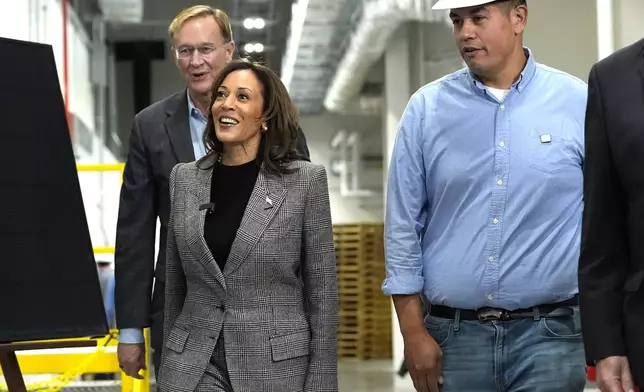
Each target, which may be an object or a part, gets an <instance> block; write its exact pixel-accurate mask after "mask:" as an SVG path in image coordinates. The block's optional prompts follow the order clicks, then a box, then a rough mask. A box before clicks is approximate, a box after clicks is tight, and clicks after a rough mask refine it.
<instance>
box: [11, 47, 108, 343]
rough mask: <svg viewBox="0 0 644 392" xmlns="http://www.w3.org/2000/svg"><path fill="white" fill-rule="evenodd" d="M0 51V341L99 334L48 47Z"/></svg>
mask: <svg viewBox="0 0 644 392" xmlns="http://www.w3.org/2000/svg"><path fill="white" fill-rule="evenodd" d="M0 53H2V55H3V58H4V59H5V61H1V62H0V170H2V177H1V179H0V187H1V189H0V342H16V341H25V340H40V339H57V338H72V337H84V336H99V335H105V334H107V332H108V329H107V322H106V317H105V310H104V307H103V301H102V298H101V290H100V285H99V281H98V273H97V270H96V265H95V261H94V253H93V250H92V243H91V237H90V233H89V229H88V224H87V218H86V216H85V208H84V205H83V198H82V195H81V188H80V183H79V179H78V172H77V170H76V162H75V158H74V152H73V149H72V143H71V139H70V135H69V129H68V125H67V120H66V116H65V107H64V103H63V97H62V93H61V85H60V83H59V80H58V73H57V70H56V64H55V61H54V54H53V51H52V47H51V46H50V45H43V44H36V43H31V42H22V41H15V40H10V39H4V38H0ZM80 99H82V98H80Z"/></svg>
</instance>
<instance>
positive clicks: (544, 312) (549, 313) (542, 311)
mask: <svg viewBox="0 0 644 392" xmlns="http://www.w3.org/2000/svg"><path fill="white" fill-rule="evenodd" d="M578 305H579V296H578V295H575V296H574V297H572V298H570V299H568V300H565V301H561V302H556V303H553V304H547V305H539V306H535V307H532V308H527V309H517V310H505V309H499V308H481V309H477V310H469V309H456V308H451V307H449V306H444V305H431V307H430V308H429V314H430V315H431V316H434V317H440V318H445V319H454V318H456V312H457V311H460V314H459V319H460V320H464V321H479V322H482V323H485V322H489V321H509V320H517V319H525V318H538V317H564V316H571V315H572V314H573V313H574V310H573V309H572V307H573V306H578Z"/></svg>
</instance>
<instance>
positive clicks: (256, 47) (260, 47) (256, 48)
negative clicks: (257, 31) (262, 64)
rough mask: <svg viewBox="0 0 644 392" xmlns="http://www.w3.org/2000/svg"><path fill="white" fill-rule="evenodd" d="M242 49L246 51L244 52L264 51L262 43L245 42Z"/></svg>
mask: <svg viewBox="0 0 644 392" xmlns="http://www.w3.org/2000/svg"><path fill="white" fill-rule="evenodd" d="M244 51H246V53H261V52H263V51H264V45H262V44H260V43H256V44H254V43H247V44H246V45H244Z"/></svg>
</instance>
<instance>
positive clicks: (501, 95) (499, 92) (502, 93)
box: [485, 86, 510, 102]
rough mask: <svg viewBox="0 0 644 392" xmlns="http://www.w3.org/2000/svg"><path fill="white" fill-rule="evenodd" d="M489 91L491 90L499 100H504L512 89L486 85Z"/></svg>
mask: <svg viewBox="0 0 644 392" xmlns="http://www.w3.org/2000/svg"><path fill="white" fill-rule="evenodd" d="M485 88H486V89H487V91H489V92H490V94H492V95H494V96H495V97H496V99H497V100H499V102H503V100H504V99H505V97H506V96H507V95H508V93H509V92H510V89H507V90H505V89H499V88H493V87H487V86H486V87H485Z"/></svg>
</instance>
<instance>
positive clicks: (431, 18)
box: [324, 0, 446, 112]
mask: <svg viewBox="0 0 644 392" xmlns="http://www.w3.org/2000/svg"><path fill="white" fill-rule="evenodd" d="M433 4H434V1H428V0H371V1H366V2H365V3H364V6H363V13H362V18H361V20H360V22H359V23H358V25H357V26H356V28H355V30H354V31H353V33H352V34H351V38H350V43H349V46H348V48H347V50H346V51H345V52H344V56H343V57H342V59H341V60H340V63H339V64H338V67H337V69H336V72H335V76H334V77H333V79H332V82H331V85H330V86H329V88H328V90H327V92H326V97H325V99H324V106H325V108H326V109H327V110H329V111H332V112H343V111H345V110H346V107H347V106H350V102H351V100H352V99H354V98H355V97H356V96H358V95H359V94H360V90H361V88H362V86H363V84H364V83H365V80H366V78H367V74H368V73H369V70H370V69H371V68H372V66H373V65H374V63H375V62H376V61H378V59H380V57H381V56H382V54H383V52H384V50H385V47H386V46H387V45H389V44H390V42H389V38H391V36H392V35H393V34H394V32H395V31H396V29H398V27H400V25H401V24H403V23H405V22H407V21H411V20H415V21H426V22H435V21H441V20H444V19H445V17H446V12H445V11H440V12H437V11H432V9H431V7H432V6H433ZM394 44H395V43H394Z"/></svg>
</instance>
